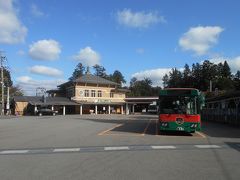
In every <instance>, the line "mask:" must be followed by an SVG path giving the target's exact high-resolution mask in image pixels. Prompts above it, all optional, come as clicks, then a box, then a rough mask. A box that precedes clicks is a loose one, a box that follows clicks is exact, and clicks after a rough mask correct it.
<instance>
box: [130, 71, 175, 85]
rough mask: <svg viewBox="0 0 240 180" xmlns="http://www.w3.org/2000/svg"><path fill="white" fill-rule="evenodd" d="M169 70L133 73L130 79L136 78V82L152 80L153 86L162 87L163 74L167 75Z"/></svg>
mask: <svg viewBox="0 0 240 180" xmlns="http://www.w3.org/2000/svg"><path fill="white" fill-rule="evenodd" d="M170 71H171V68H158V69H150V70H145V71H140V72H137V73H134V74H133V75H132V77H136V78H137V79H138V80H143V79H144V78H149V79H151V80H152V83H153V86H162V78H163V76H164V75H165V74H169V72H170Z"/></svg>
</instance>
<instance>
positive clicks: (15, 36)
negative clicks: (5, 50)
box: [0, 0, 27, 44]
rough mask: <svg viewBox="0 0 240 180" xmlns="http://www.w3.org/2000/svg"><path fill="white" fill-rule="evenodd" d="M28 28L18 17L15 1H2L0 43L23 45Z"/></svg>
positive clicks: (0, 6) (0, 4) (0, 0)
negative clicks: (14, 5)
mask: <svg viewBox="0 0 240 180" xmlns="http://www.w3.org/2000/svg"><path fill="white" fill-rule="evenodd" d="M26 35H27V28H26V27H25V26H24V25H23V24H22V23H21V21H20V20H19V19H18V17H17V13H16V10H15V8H14V7H13V0H0V43H3V44H17V43H23V42H24V41H25V37H26Z"/></svg>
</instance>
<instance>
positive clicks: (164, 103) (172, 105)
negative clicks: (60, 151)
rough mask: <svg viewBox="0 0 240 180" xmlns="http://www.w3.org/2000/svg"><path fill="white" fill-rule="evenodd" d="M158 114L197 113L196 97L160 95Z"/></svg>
mask: <svg viewBox="0 0 240 180" xmlns="http://www.w3.org/2000/svg"><path fill="white" fill-rule="evenodd" d="M159 110H160V114H197V100H196V97H184V96H173V97H162V98H160V109H159Z"/></svg>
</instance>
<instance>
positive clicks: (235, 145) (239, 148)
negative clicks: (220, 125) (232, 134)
mask: <svg viewBox="0 0 240 180" xmlns="http://www.w3.org/2000/svg"><path fill="white" fill-rule="evenodd" d="M225 143H226V144H227V145H228V146H230V147H231V148H233V149H235V150H237V151H239V152H240V142H225Z"/></svg>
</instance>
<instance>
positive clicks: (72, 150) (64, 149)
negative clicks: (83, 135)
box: [53, 148, 80, 152]
mask: <svg viewBox="0 0 240 180" xmlns="http://www.w3.org/2000/svg"><path fill="white" fill-rule="evenodd" d="M79 151H80V148H61V149H54V150H53V152H79Z"/></svg>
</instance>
